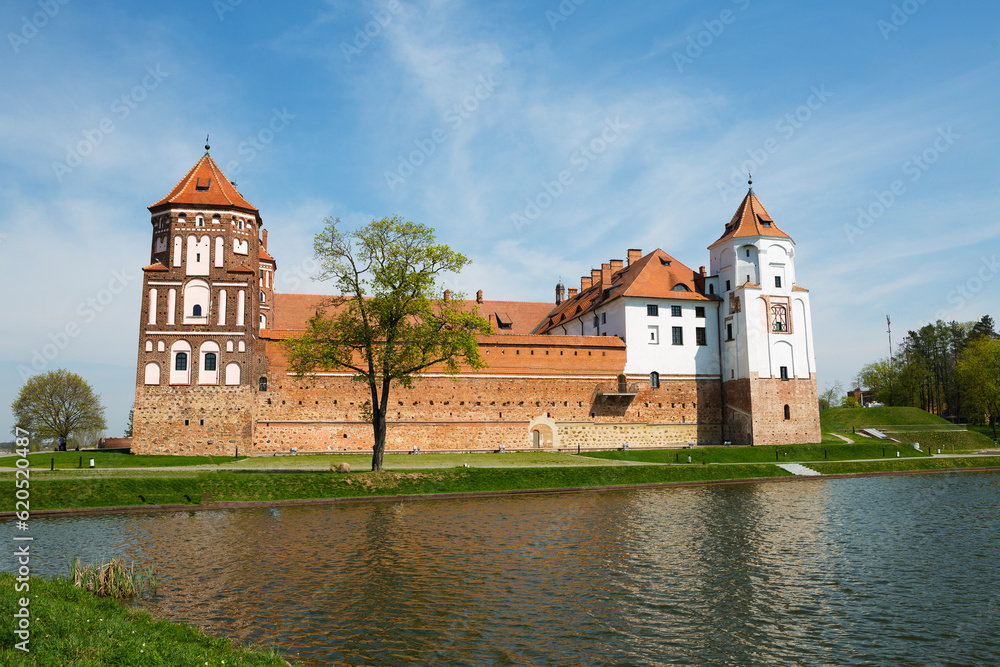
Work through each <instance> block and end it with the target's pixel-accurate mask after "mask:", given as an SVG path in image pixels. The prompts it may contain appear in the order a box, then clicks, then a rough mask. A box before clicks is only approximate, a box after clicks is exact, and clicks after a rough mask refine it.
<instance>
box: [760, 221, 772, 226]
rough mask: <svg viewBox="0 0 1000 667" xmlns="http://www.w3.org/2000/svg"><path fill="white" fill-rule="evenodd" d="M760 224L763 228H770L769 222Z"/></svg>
mask: <svg viewBox="0 0 1000 667" xmlns="http://www.w3.org/2000/svg"><path fill="white" fill-rule="evenodd" d="M760 224H761V225H763V226H764V227H770V226H771V223H770V222H762V223H760Z"/></svg>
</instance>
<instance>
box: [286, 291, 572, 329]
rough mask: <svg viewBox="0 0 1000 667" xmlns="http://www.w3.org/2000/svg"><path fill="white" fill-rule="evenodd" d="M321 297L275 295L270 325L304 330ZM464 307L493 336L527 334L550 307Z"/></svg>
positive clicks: (523, 303) (504, 304)
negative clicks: (476, 311)
mask: <svg viewBox="0 0 1000 667" xmlns="http://www.w3.org/2000/svg"><path fill="white" fill-rule="evenodd" d="M330 298H331V297H330V296H329V295H324V294H280V293H278V294H275V295H274V311H273V312H274V316H273V319H274V325H273V328H274V329H275V330H276V331H305V328H306V324H307V323H308V321H309V318H310V317H312V316H313V315H315V314H316V311H317V310H322V309H323V308H324V307H325V306H326V304H328V303H329V301H330ZM464 303H465V304H466V306H467V307H468V308H470V309H471V308H473V307H476V306H478V307H479V314H480V315H482V316H483V317H486V318H488V319H489V321H490V325H492V327H493V329H494V330H495V331H496V332H497V334H501V335H503V334H515V335H518V334H529V333H531V331H532V329H534V328H535V325H536V324H538V323H539V322H540V321H541V320H542V319H543V318H544V317H545V316H546V315H548V313H549V311H551V310H552V308H553V306H554V304H551V303H538V302H532V301H490V300H484V301H483V303H476V300H475V299H466V300H465V301H464ZM498 321H500V322H509V323H510V328H509V329H501V328H500V326H499V325H498Z"/></svg>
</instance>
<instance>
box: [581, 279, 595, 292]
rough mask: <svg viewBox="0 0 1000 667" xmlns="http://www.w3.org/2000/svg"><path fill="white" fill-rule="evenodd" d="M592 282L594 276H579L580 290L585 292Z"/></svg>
mask: <svg viewBox="0 0 1000 667" xmlns="http://www.w3.org/2000/svg"><path fill="white" fill-rule="evenodd" d="M593 284H594V277H593V276H589V277H588V276H583V277H582V278H580V291H581V292H586V291H587V290H588V289H590V286H591V285H593Z"/></svg>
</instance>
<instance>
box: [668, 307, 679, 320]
mask: <svg viewBox="0 0 1000 667" xmlns="http://www.w3.org/2000/svg"><path fill="white" fill-rule="evenodd" d="M680 316H681V307H680V306H670V317H680Z"/></svg>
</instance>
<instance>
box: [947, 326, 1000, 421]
mask: <svg viewBox="0 0 1000 667" xmlns="http://www.w3.org/2000/svg"><path fill="white" fill-rule="evenodd" d="M955 372H956V375H957V376H958V383H959V385H960V386H962V388H963V391H964V394H965V403H966V405H967V406H968V408H969V411H970V413H971V414H973V415H988V418H989V423H990V426H991V427H992V428H993V437H994V438H996V437H997V417H1000V340H993V339H991V338H987V337H985V336H984V337H980V338H976V339H975V340H973V341H972V342H970V343H969V344H968V345H967V346H966V348H965V350H964V351H963V352H962V356H961V358H960V359H959V361H958V364H957V366H956V368H955Z"/></svg>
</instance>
